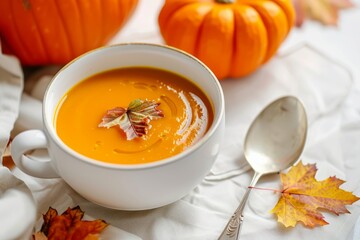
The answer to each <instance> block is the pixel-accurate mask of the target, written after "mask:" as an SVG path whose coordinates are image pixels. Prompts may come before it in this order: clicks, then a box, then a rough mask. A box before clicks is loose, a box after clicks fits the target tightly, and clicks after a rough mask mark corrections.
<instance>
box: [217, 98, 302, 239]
mask: <svg viewBox="0 0 360 240" xmlns="http://www.w3.org/2000/svg"><path fill="white" fill-rule="evenodd" d="M306 134H307V117H306V112H305V109H304V106H303V105H302V104H301V102H300V101H299V100H298V99H297V98H296V97H292V96H286V97H282V98H279V99H277V100H275V101H274V102H272V103H270V104H269V105H268V106H267V107H265V108H264V110H262V112H260V114H259V115H258V116H257V117H256V119H255V120H254V122H253V123H252V124H251V126H250V128H249V130H248V132H247V134H246V137H245V144H244V155H245V158H246V159H247V161H248V163H249V164H250V166H251V167H252V168H253V170H254V171H255V173H254V176H253V178H252V180H251V183H250V185H249V187H248V189H247V190H246V192H245V194H244V197H243V199H242V201H241V203H240V205H239V206H238V208H237V209H236V211H235V212H234V214H233V215H232V217H231V218H230V220H229V222H228V223H227V225H226V227H225V229H224V230H223V232H222V233H221V235H220V237H219V240H237V239H238V235H239V233H240V229H241V225H242V222H243V218H244V216H243V214H242V212H243V210H244V207H245V204H246V201H247V199H248V197H249V194H250V191H251V189H252V187H254V186H255V184H256V183H257V181H258V180H259V178H260V177H261V176H263V175H266V174H270V173H278V172H280V171H281V170H283V169H286V168H288V167H290V166H291V165H292V164H293V163H294V162H296V161H297V160H298V159H299V157H300V155H301V153H302V151H303V148H304V145H305V141H306Z"/></svg>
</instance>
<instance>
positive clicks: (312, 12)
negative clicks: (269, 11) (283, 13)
mask: <svg viewBox="0 0 360 240" xmlns="http://www.w3.org/2000/svg"><path fill="white" fill-rule="evenodd" d="M293 4H294V8H295V12H296V26H298V27H300V26H301V25H302V24H303V22H304V21H305V20H306V19H312V20H315V21H318V22H321V23H322V24H324V25H336V24H337V22H338V18H339V11H340V10H342V9H346V8H351V7H353V6H354V4H353V3H352V1H351V0H293Z"/></svg>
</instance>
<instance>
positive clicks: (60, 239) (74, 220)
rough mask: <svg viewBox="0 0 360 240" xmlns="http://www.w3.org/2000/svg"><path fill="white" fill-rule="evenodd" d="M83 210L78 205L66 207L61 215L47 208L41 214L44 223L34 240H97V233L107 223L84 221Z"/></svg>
mask: <svg viewBox="0 0 360 240" xmlns="http://www.w3.org/2000/svg"><path fill="white" fill-rule="evenodd" d="M83 217H84V212H83V211H82V210H81V209H80V207H79V206H77V207H74V208H68V209H67V210H66V211H65V212H63V213H62V214H61V215H58V213H57V211H56V210H55V209H53V208H51V207H50V208H49V210H48V211H47V212H46V214H44V215H43V220H44V223H43V224H42V227H41V230H40V232H37V233H35V234H34V235H33V239H34V240H55V239H56V240H98V239H99V233H101V232H102V230H104V228H105V227H106V226H107V225H108V224H107V223H106V222H105V221H103V220H99V219H98V220H94V221H84V220H82V218H83Z"/></svg>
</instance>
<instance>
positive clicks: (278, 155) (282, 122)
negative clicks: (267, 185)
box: [244, 96, 307, 174]
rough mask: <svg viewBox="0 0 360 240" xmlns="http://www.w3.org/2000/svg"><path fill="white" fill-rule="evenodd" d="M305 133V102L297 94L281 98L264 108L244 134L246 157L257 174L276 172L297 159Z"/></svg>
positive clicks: (303, 142)
mask: <svg viewBox="0 0 360 240" xmlns="http://www.w3.org/2000/svg"><path fill="white" fill-rule="evenodd" d="M306 134H307V118H306V112H305V109H304V107H303V105H302V104H301V102H300V101H299V100H298V99H297V98H295V97H292V96H287V97H282V98H280V99H277V100H275V101H274V102H272V103H271V104H269V105H268V106H267V107H266V108H264V110H262V111H261V112H260V113H259V115H258V116H257V117H256V118H255V120H254V121H253V123H252V124H251V126H250V128H249V130H248V132H247V134H246V137H245V144H244V155H245V158H246V160H247V161H248V163H249V164H250V166H251V167H252V168H253V169H254V171H256V172H258V173H261V174H270V173H277V172H279V171H281V170H283V169H285V168H288V167H289V166H290V165H292V164H293V163H294V162H295V161H296V160H298V158H299V157H300V155H301V153H302V151H303V148H304V145H305V140H306Z"/></svg>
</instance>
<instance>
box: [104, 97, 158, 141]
mask: <svg viewBox="0 0 360 240" xmlns="http://www.w3.org/2000/svg"><path fill="white" fill-rule="evenodd" d="M159 105H160V103H157V102H155V101H148V100H145V101H144V100H141V99H135V100H133V101H132V102H130V104H129V106H128V107H127V108H123V107H115V108H113V109H110V110H108V111H107V112H106V114H105V115H104V117H103V118H102V122H101V123H100V124H99V125H98V126H99V127H106V128H111V127H113V126H116V125H118V126H119V127H120V128H121V129H122V130H123V131H124V132H125V134H126V139H127V140H132V139H134V138H137V137H142V136H143V135H145V134H146V133H147V131H148V129H149V123H150V120H154V119H159V118H162V117H164V114H163V112H162V111H161V110H160V109H158V106H159Z"/></svg>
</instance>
